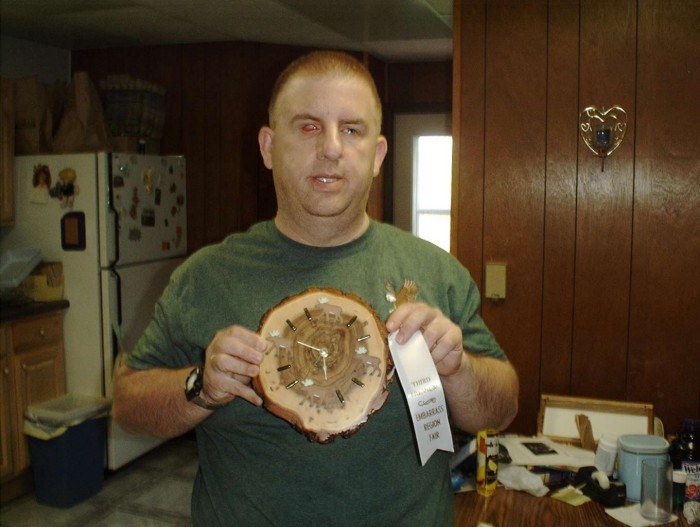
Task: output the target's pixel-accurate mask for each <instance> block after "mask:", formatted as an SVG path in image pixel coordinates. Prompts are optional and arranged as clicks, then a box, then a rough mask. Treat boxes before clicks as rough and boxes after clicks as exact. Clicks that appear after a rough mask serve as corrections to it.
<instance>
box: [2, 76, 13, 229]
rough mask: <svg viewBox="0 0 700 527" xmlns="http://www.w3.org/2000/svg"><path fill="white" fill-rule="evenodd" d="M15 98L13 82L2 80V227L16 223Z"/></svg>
mask: <svg viewBox="0 0 700 527" xmlns="http://www.w3.org/2000/svg"><path fill="white" fill-rule="evenodd" d="M14 101H15V98H14V88H13V84H12V82H11V81H9V80H7V79H0V226H1V227H9V226H12V225H14V223H15V192H14V184H13V183H14V172H15V171H14V159H15V139H14V138H15V110H14V105H15V102H14Z"/></svg>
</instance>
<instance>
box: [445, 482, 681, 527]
mask: <svg viewBox="0 0 700 527" xmlns="http://www.w3.org/2000/svg"><path fill="white" fill-rule="evenodd" d="M455 507H456V511H455V526H457V527H477V526H478V525H479V523H480V522H483V523H486V524H490V525H493V527H625V524H624V523H620V522H618V521H617V520H615V519H614V518H612V517H611V516H608V515H607V514H606V513H605V510H604V509H603V507H602V506H601V505H599V504H597V503H594V502H589V503H585V504H584V505H581V506H580V507H574V506H572V505H568V504H566V503H562V502H560V501H557V500H554V499H552V498H550V497H544V498H536V497H535V496H532V495H530V494H527V493H526V492H521V491H515V490H507V489H504V488H498V489H497V490H496V492H495V494H493V495H492V496H490V497H488V498H485V497H484V496H480V495H478V494H477V493H476V492H461V493H458V494H455ZM664 525H665V526H668V527H687V526H688V522H687V521H686V520H685V518H682V517H681V518H679V519H678V521H675V522H672V523H666V524H664Z"/></svg>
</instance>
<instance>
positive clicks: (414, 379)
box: [389, 331, 454, 465]
mask: <svg viewBox="0 0 700 527" xmlns="http://www.w3.org/2000/svg"><path fill="white" fill-rule="evenodd" d="M396 333H398V331H395V332H394V333H392V334H391V335H389V349H390V350H391V356H392V358H393V359H394V365H395V366H396V372H397V373H398V374H399V380H400V381H401V386H402V388H403V391H404V393H405V394H406V399H407V401H408V407H409V409H410V410H411V419H412V420H413V430H414V431H415V434H416V441H417V442H418V451H419V453H420V461H421V465H425V464H426V463H427V461H428V459H430V456H432V455H433V453H434V452H435V451H436V450H445V451H447V452H454V447H453V445H452V432H451V431H450V422H449V420H448V419H447V404H446V403H445V392H444V391H443V389H442V383H441V382H440V376H439V375H438V372H437V370H436V369H435V363H434V362H433V358H432V357H431V356H430V349H428V344H427V343H426V342H425V339H424V338H423V334H422V333H421V332H420V331H416V332H415V333H414V334H413V336H412V337H411V338H410V339H409V340H408V342H406V343H405V344H398V343H397V342H396V340H394V338H395V337H396Z"/></svg>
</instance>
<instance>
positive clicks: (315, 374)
mask: <svg viewBox="0 0 700 527" xmlns="http://www.w3.org/2000/svg"><path fill="white" fill-rule="evenodd" d="M259 333H260V335H261V336H263V337H264V338H266V340H267V341H268V346H267V349H266V350H265V352H264V353H263V360H262V363H261V364H260V373H259V375H258V376H257V377H255V378H253V388H254V389H255V391H256V392H257V393H258V395H260V397H261V398H262V399H263V402H264V406H265V408H266V409H267V410H269V411H270V412H271V413H273V414H274V415H276V416H277V417H281V418H282V419H285V420H286V421H288V422H289V423H290V424H292V425H293V426H294V427H295V428H296V429H297V430H299V431H300V432H302V433H303V434H305V435H306V436H307V437H308V439H309V440H311V441H314V442H318V443H329V442H331V441H333V440H334V439H335V437H337V436H339V435H340V436H343V437H348V436H350V435H352V434H354V433H355V432H357V430H358V429H359V428H360V427H361V426H363V425H364V424H365V422H366V421H367V419H368V418H369V416H370V415H372V414H374V413H375V412H377V411H378V410H379V409H380V408H381V407H382V405H383V404H384V402H385V401H386V398H387V396H388V382H389V381H388V375H387V372H388V370H389V368H390V366H391V358H390V354H389V351H388V344H387V332H386V328H385V326H384V323H383V322H382V321H381V319H380V318H379V316H378V315H377V313H376V312H375V310H374V309H373V308H372V307H371V306H369V305H368V304H366V303H365V302H364V301H363V300H362V299H361V298H360V297H358V296H356V295H354V294H351V293H346V292H343V291H340V290H337V289H317V288H313V289H308V290H306V291H304V292H302V293H299V294H298V295H294V296H292V297H289V298H287V299H285V300H283V301H282V302H281V303H280V304H278V305H277V306H275V307H274V308H272V309H271V310H269V311H268V312H267V313H266V314H265V315H264V316H263V318H262V320H261V323H260V328H259Z"/></svg>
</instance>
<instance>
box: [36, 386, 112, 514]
mask: <svg viewBox="0 0 700 527" xmlns="http://www.w3.org/2000/svg"><path fill="white" fill-rule="evenodd" d="M108 409H109V403H108V402H107V401H106V400H105V399H102V398H96V397H87V396H81V395H73V394H68V395H64V396H61V397H58V398H56V399H51V400H49V401H46V402H44V403H40V404H37V405H33V406H30V407H29V408H28V409H27V411H26V413H25V426H24V431H25V434H27V435H28V436H29V438H28V439H29V454H30V459H31V465H32V474H33V476H34V490H35V493H36V499H37V501H38V502H39V503H43V504H45V505H50V506H53V507H62V508H66V507H72V506H73V505H76V504H78V503H80V502H82V501H84V500H86V499H87V498H89V497H91V496H94V495H95V494H97V493H98V492H99V491H100V490H101V489H102V484H103V482H104V466H105V437H106V433H105V430H106V425H107V412H108Z"/></svg>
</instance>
